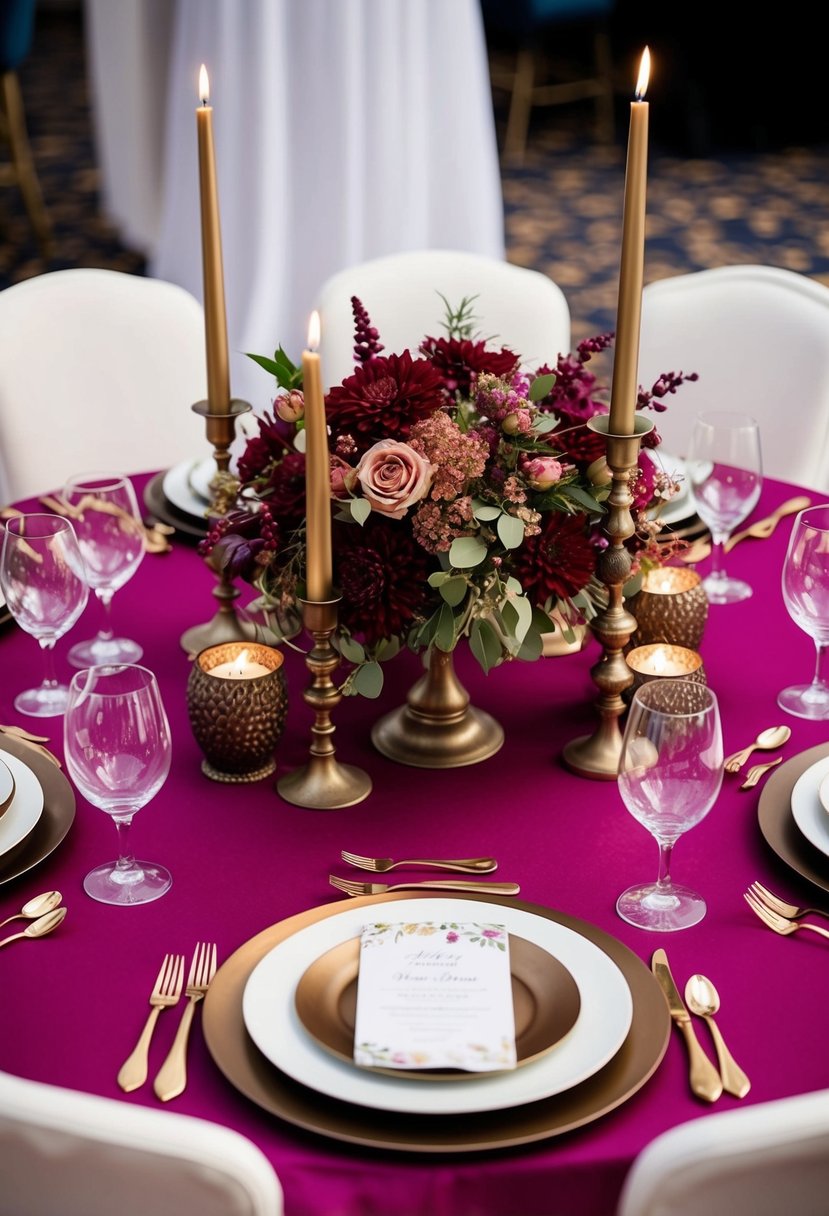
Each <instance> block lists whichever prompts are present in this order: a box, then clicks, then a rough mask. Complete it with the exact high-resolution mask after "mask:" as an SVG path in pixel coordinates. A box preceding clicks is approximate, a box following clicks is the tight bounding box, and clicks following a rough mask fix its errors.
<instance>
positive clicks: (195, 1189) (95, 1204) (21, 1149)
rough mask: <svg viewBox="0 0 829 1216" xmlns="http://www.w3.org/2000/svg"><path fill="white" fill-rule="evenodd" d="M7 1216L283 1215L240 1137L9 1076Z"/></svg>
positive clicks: (4, 1169)
mask: <svg viewBox="0 0 829 1216" xmlns="http://www.w3.org/2000/svg"><path fill="white" fill-rule="evenodd" d="M0 1209H2V1211H3V1212H4V1213H7V1214H8V1216H58V1213H59V1214H60V1216H112V1214H113V1213H117V1214H118V1216H147V1213H148V1212H151V1213H152V1216H184V1214H185V1213H191V1212H193V1213H198V1216H282V1212H283V1200H282V1188H281V1186H280V1183H279V1180H278V1178H277V1176H276V1174H275V1173H274V1171H273V1168H272V1166H271V1164H270V1162H269V1161H268V1160H267V1158H266V1157H265V1156H264V1154H263V1153H262V1152H261V1151H260V1150H259V1149H258V1148H257V1147H256V1145H254V1144H252V1143H251V1141H250V1140H247V1139H246V1138H245V1137H244V1136H241V1135H240V1134H239V1133H238V1132H235V1131H231V1130H230V1129H229V1128H226V1127H220V1126H219V1125H218V1124H215V1123H208V1122H207V1121H206V1120H203V1119H194V1118H192V1117H191V1116H189V1115H179V1114H177V1113H175V1112H174V1111H169V1110H161V1109H158V1110H156V1109H153V1108H149V1107H142V1106H136V1105H134V1104H132V1103H129V1102H120V1101H115V1100H112V1099H110V1098H101V1097H98V1096H96V1095H93V1094H82V1093H76V1092H75V1091H73V1090H68V1089H61V1088H58V1087H56V1086H53V1085H43V1084H41V1083H40V1082H37V1081H27V1080H22V1079H21V1078H19V1077H13V1076H10V1075H9V1074H8V1073H0Z"/></svg>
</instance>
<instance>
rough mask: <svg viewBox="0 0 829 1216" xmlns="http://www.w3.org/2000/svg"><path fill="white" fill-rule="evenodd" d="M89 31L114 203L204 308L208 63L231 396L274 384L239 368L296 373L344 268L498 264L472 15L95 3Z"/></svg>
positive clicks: (261, 404) (399, 9)
mask: <svg viewBox="0 0 829 1216" xmlns="http://www.w3.org/2000/svg"><path fill="white" fill-rule="evenodd" d="M87 17H88V20H87V27H88V41H89V47H90V59H91V64H92V81H93V94H94V108H95V114H96V130H97V132H98V137H99V141H100V148H101V157H100V159H101V165H102V171H103V176H104V201H105V205H107V206H108V207H109V208H110V210H111V213H112V215H113V218H114V219H115V220H116V222H118V223H119V224H121V226H122V229H123V232H124V234H125V236H126V237H127V238H128V239H134V240H135V241H136V242H137V243H138V244H139V245H140V247H141V248H142V249H144V250H145V251H146V252H147V254H148V255H149V273H150V274H152V275H153V276H155V277H158V278H163V279H168V280H170V281H172V282H174V283H179V284H180V285H181V286H183V287H185V288H187V290H189V291H190V292H192V293H193V294H194V295H195V296H197V297H198V298H199V299H201V295H202V283H201V248H200V233H199V209H198V173H197V148H196V120H195V109H196V106H197V104H198V96H197V92H198V89H197V79H198V69H199V65H200V63H202V62H204V63H205V64H206V65H207V68H208V72H209V75H210V94H211V104H212V105H213V107H214V115H213V122H214V131H215V142H216V157H217V165H218V179H219V196H220V209H221V221H222V239H223V245H224V268H225V288H226V295H227V314H228V339H229V345H230V349H231V384H232V391H233V394H234V396H237V397H242V398H244V399H246V400H248V401H250V402H251V403H252V404H253V406H254V409H255V410H257V411H260V410H261V409H262V408H265V407H266V406H267V405H268V404H269V401H270V398H271V396H272V388H273V382H272V381H271V379H270V378H269V377H268V376H267V375H266V373H264V372H262V371H261V370H260V369H259V368H257V367H256V366H255V365H254V364H253V363H252V362H251V360H249V359H247V358H246V357H245V355H244V352H245V351H255V352H257V353H266V354H270V353H271V352H272V351H273V350H274V348H275V347H276V345H277V344H279V343H281V344H282V345H283V346H284V347H285V349H286V351H287V352H288V353H289V354H290V355H291V356H292V357H293V358H294V359H296V360H298V358H299V352H300V350H301V348H302V346H303V345H304V342H305V333H306V328H307V321H308V314H309V312H310V309H311V308H312V306H313V301H314V298H315V295H316V293H317V291H318V289H319V287H320V285H321V284H322V283H323V282H324V281H325V280H326V279H327V278H328V277H329V276H330V275H332V274H333V273H335V272H336V271H338V270H341V269H343V268H345V267H347V266H350V265H354V264H356V263H359V262H362V261H365V260H368V259H370V258H374V257H378V256H381V255H384V254H387V253H393V252H398V251H401V250H411V249H427V248H433V249H434V248H446V249H460V250H469V251H471V252H477V253H482V254H487V255H489V256H491V257H503V256H504V230H503V207H502V199H501V185H500V176H499V168H498V156H497V147H496V140H495V127H494V120H493V113H492V99H491V93H490V85H489V75H488V69H487V59H486V47H485V42H484V35H483V26H482V19H481V14H480V9H479V4H478V0H168V2H167V3H166V4H164V3H160V0H116V2H115V3H113V0H87ZM167 39H169V46H167V45H166V44H165V43H166V40H167ZM162 104H163V109H164V115H165V117H164V122H163V124H160V123H159V122H158V121H157V111H158V107H159V105H162ZM159 141H160V142H159ZM322 351H323V357H324V337H323V347H322Z"/></svg>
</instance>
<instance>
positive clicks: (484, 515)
mask: <svg viewBox="0 0 829 1216" xmlns="http://www.w3.org/2000/svg"><path fill="white" fill-rule="evenodd" d="M472 514H473V515H474V516H475V518H476V519H480V520H482V521H483V522H484V523H486V522H488V521H489V520H491V519H497V518H498V516H499V515H503V511H502V510H501V508H500V507H496V506H494V505H493V504H492V503H491V502H482V503H481V504H480V505H479V506H473V507H472Z"/></svg>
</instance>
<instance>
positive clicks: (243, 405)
mask: <svg viewBox="0 0 829 1216" xmlns="http://www.w3.org/2000/svg"><path fill="white" fill-rule="evenodd" d="M192 409H193V413H194V414H200V415H201V417H202V418H204V422H205V430H206V432H207V441H208V443H211V444H212V445H213V458H214V460H215V461H216V476H215V478H214V479H213V481H212V482H211V484H210V490H211V494H212V501H211V505H210V509H211V511H212V512H213V514H217V515H224V513H225V511H226V510H227V509H228V507H229V506H230V502H229V501H228V495H229V492H230V483H231V481H232V478H231V476H230V445H231V444H232V443H233V440H234V437H235V435H236V419H237V418H240V417H241V416H242V414H248V413H250V410H251V406H250V403H249V402H248V401H239V400H238V399H236V398H234V399H233V400H232V401H231V402H230V404H229V407H228V413H226V414H212V413H211V412H210V402H209V401H197V402H196V404H195V405H194V406H193V407H192ZM233 497H234V498H235V489H234V492H233ZM208 564H209V563H208ZM211 569H212V567H211ZM216 579H217V582H216V586H215V587H214V588H213V595H214V596H215V597H216V600H217V601H218V605H219V607H218V611H217V612H216V614H215V616H213V617H212V618H211V620H209V621H207V622H206V623H205V624H204V625H193V626H192V628H190V629H188V630H186V631H185V632H184V633H183V634H182V635H181V646H182V649H183V650H186V651H187V653H188V654H198V653H199V652H200V651H202V650H205V649H206V648H207V647H208V646H219V645H221V644H222V643H223V642H251V641H253V640H254V639H255V637H256V626H255V625H253V624H252V623H251V622H250V621H242V620H240V619H239V617H238V615H237V613H236V607H235V601H236V600H237V599H238V598H239V591H238V590H237V588H236V587H234V586H233V583H232V582H231V580H230V579H228V578H227V576H226V575H225V574H223V573H221V572H219V571H217V572H216Z"/></svg>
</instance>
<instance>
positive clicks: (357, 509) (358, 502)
mask: <svg viewBox="0 0 829 1216" xmlns="http://www.w3.org/2000/svg"><path fill="white" fill-rule="evenodd" d="M348 507H349V510H350V511H351V516H352V518H353V519H354V520H356V522H357V523H358V524H360V526H361V527H362V525H363V524H364V523H365V522H366V520H367V519H368V517H369V515H371V503H370V502H369V501H368V499H367V498H350V499H349V500H348Z"/></svg>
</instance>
